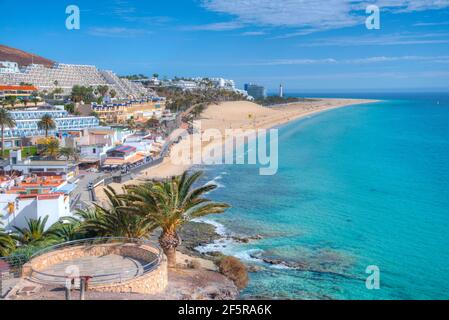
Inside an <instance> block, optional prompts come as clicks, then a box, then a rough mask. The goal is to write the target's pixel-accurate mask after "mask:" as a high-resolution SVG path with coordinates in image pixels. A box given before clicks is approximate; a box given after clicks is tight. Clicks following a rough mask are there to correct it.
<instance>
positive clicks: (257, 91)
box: [245, 83, 267, 99]
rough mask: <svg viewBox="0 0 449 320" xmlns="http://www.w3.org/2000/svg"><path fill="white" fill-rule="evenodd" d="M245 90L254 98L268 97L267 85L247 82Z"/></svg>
mask: <svg viewBox="0 0 449 320" xmlns="http://www.w3.org/2000/svg"><path fill="white" fill-rule="evenodd" d="M245 91H246V92H248V95H250V96H251V97H253V98H254V99H265V98H266V97H267V92H266V90H265V87H263V86H259V85H257V84H252V83H247V84H245Z"/></svg>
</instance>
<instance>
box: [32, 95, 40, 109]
mask: <svg viewBox="0 0 449 320" xmlns="http://www.w3.org/2000/svg"><path fill="white" fill-rule="evenodd" d="M31 102H32V103H34V106H35V107H37V104H38V102H39V99H38V98H37V97H33V98H32V99H31Z"/></svg>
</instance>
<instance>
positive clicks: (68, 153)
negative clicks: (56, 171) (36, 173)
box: [59, 147, 79, 161]
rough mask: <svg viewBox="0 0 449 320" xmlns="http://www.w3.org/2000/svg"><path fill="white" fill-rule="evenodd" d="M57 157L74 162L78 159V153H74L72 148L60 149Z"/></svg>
mask: <svg viewBox="0 0 449 320" xmlns="http://www.w3.org/2000/svg"><path fill="white" fill-rule="evenodd" d="M59 156H60V157H63V158H65V159H66V160H70V159H73V160H75V161H77V160H78V158H79V155H78V152H76V150H75V149H74V148H70V147H65V148H60V149H59Z"/></svg>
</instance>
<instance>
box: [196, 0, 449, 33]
mask: <svg viewBox="0 0 449 320" xmlns="http://www.w3.org/2000/svg"><path fill="white" fill-rule="evenodd" d="M368 4H376V5H378V6H379V7H381V10H384V11H390V12H393V13H399V12H412V11H423V10H429V9H443V8H446V7H449V0H371V1H361V0H327V1H322V0H202V6H203V7H204V8H206V9H208V10H210V11H214V12H218V13H224V14H228V15H231V16H234V18H235V19H236V21H238V22H240V23H242V24H246V25H260V26H269V27H287V28H297V29H298V30H296V32H292V33H290V36H296V35H304V34H308V33H312V32H316V31H321V30H328V29H339V28H344V27H350V26H354V25H356V24H360V23H363V21H364V19H365V18H366V14H365V8H366V6H367V5H368Z"/></svg>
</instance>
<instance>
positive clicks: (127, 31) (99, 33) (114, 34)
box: [88, 27, 151, 38]
mask: <svg viewBox="0 0 449 320" xmlns="http://www.w3.org/2000/svg"><path fill="white" fill-rule="evenodd" d="M88 34H90V35H91V36H96V37H110V38H129V37H136V36H142V35H146V34H151V31H148V30H145V29H132V28H121V27H110V28H104V27H93V28H90V29H89V30H88Z"/></svg>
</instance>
